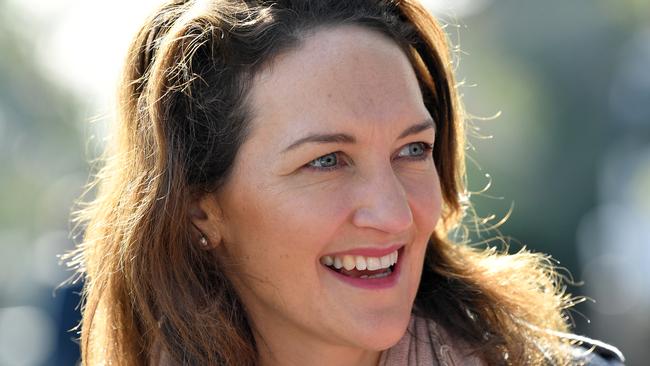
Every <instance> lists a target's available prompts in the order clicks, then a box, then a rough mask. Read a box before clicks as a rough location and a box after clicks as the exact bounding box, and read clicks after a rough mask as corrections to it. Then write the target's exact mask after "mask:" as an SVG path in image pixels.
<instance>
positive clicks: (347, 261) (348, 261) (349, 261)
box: [343, 255, 357, 271]
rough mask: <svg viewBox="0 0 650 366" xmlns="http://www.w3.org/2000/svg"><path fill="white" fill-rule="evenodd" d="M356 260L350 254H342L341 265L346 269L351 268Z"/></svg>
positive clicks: (355, 263) (354, 265)
mask: <svg viewBox="0 0 650 366" xmlns="http://www.w3.org/2000/svg"><path fill="white" fill-rule="evenodd" d="M356 265H357V262H356V259H355V258H354V257H353V256H351V255H344V256H343V267H344V268H345V269H347V270H348V271H350V270H352V269H353V268H354V267H356Z"/></svg>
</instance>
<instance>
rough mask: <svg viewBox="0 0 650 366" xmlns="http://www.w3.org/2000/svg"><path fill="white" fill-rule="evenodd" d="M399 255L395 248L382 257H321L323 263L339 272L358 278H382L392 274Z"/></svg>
mask: <svg viewBox="0 0 650 366" xmlns="http://www.w3.org/2000/svg"><path fill="white" fill-rule="evenodd" d="M398 257H399V254H398V251H397V250H395V251H393V252H391V253H389V254H387V255H384V256H382V257H366V256H361V255H343V256H334V257H332V256H329V255H326V256H324V257H322V258H321V263H322V264H324V265H326V266H328V267H330V268H331V269H333V270H334V271H336V272H338V273H342V274H344V275H346V276H350V277H356V278H381V277H386V276H388V275H390V274H391V273H392V271H393V268H392V267H393V265H394V264H395V263H397V258H398Z"/></svg>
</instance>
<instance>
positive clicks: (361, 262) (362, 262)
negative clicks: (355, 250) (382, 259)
mask: <svg viewBox="0 0 650 366" xmlns="http://www.w3.org/2000/svg"><path fill="white" fill-rule="evenodd" d="M356 262H357V269H358V270H359V271H365V270H366V268H368V264H367V263H366V258H364V257H362V256H360V255H358V256H357V258H356Z"/></svg>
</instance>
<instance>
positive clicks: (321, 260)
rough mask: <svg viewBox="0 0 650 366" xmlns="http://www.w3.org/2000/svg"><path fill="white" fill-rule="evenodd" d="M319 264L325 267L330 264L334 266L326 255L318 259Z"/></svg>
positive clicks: (332, 260)
mask: <svg viewBox="0 0 650 366" xmlns="http://www.w3.org/2000/svg"><path fill="white" fill-rule="evenodd" d="M320 262H321V263H323V264H324V265H326V266H331V265H332V264H334V259H332V257H330V256H329V255H326V256H324V257H323V258H321V259H320Z"/></svg>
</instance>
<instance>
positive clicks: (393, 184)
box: [352, 168, 413, 234]
mask: <svg viewBox="0 0 650 366" xmlns="http://www.w3.org/2000/svg"><path fill="white" fill-rule="evenodd" d="M355 191H356V195H355V196H356V199H355V210H354V213H353V217H352V223H353V224H354V225H355V226H357V227H360V228H372V229H376V230H380V231H383V232H386V233H390V234H398V233H401V232H404V231H405V230H407V229H408V228H409V227H410V226H411V225H412V224H413V213H412V212H411V207H410V206H409V202H408V195H407V192H406V190H405V189H404V186H403V185H402V183H401V182H400V180H399V178H398V177H397V176H396V175H395V174H394V172H393V170H392V169H388V168H387V169H383V170H382V171H381V172H375V173H373V174H372V175H366V176H364V177H360V178H359V182H358V186H357V187H356V190H355Z"/></svg>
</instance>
